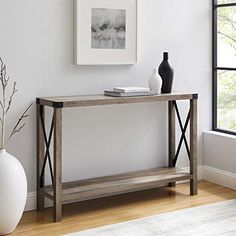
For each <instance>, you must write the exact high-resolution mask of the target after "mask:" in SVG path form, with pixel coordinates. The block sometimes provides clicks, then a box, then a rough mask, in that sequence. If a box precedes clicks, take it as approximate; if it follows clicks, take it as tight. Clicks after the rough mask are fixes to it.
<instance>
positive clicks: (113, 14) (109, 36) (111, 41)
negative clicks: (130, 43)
mask: <svg viewBox="0 0 236 236" xmlns="http://www.w3.org/2000/svg"><path fill="white" fill-rule="evenodd" d="M125 44H126V10H124V9H105V8H92V25H91V48H92V49H125Z"/></svg>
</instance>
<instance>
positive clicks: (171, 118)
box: [168, 101, 176, 187]
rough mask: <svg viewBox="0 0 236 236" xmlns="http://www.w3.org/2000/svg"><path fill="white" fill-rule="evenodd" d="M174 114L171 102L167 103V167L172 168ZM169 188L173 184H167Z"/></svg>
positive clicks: (174, 128)
mask: <svg viewBox="0 0 236 236" xmlns="http://www.w3.org/2000/svg"><path fill="white" fill-rule="evenodd" d="M175 116H176V114H175V106H174V102H173V101H169V102H168V155H169V160H168V161H169V167H174V163H173V160H174V159H175V151H176V117H175ZM169 186H170V187H174V186H175V182H172V183H169Z"/></svg>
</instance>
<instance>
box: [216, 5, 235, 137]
mask: <svg viewBox="0 0 236 236" xmlns="http://www.w3.org/2000/svg"><path fill="white" fill-rule="evenodd" d="M213 129H214V130H217V131H222V132H226V133H233V134H236V0H213Z"/></svg>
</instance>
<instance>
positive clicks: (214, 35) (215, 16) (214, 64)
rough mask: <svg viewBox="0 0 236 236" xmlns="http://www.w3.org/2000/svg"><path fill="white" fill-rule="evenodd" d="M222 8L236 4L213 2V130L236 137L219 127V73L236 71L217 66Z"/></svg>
mask: <svg viewBox="0 0 236 236" xmlns="http://www.w3.org/2000/svg"><path fill="white" fill-rule="evenodd" d="M220 7H236V2H235V3H224V4H217V0H212V45H213V48H212V82H213V83H212V85H213V95H212V100H213V106H212V107H213V109H212V110H213V111H212V113H213V114H212V129H213V131H218V132H221V133H226V134H233V135H236V132H234V131H230V130H225V129H220V128H218V127H217V123H218V114H217V92H218V83H217V79H218V76H217V72H218V71H219V70H224V71H236V67H235V68H234V67H218V66H217V53H218V50H217V48H218V47H217V9H218V8H220Z"/></svg>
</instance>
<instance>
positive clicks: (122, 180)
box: [44, 167, 193, 204]
mask: <svg viewBox="0 0 236 236" xmlns="http://www.w3.org/2000/svg"><path fill="white" fill-rule="evenodd" d="M192 178H193V176H192V175H191V174H190V173H187V172H186V171H184V170H182V169H180V168H177V167H176V168H156V169H151V170H144V171H135V172H130V173H125V174H119V175H113V176H107V177H100V178H95V179H89V180H82V181H75V182H70V183H64V184H63V185H62V188H63V190H62V202H63V204H67V203H72V202H79V201H84V200H90V199H96V198H101V197H107V196H112V195H118V194H123V193H128V192H135V191H140V190H145V189H152V188H156V187H160V186H164V185H166V184H168V183H170V182H176V181H181V180H188V179H192ZM44 190H45V196H46V197H48V198H50V199H53V188H52V186H46V187H45V189H44Z"/></svg>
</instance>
